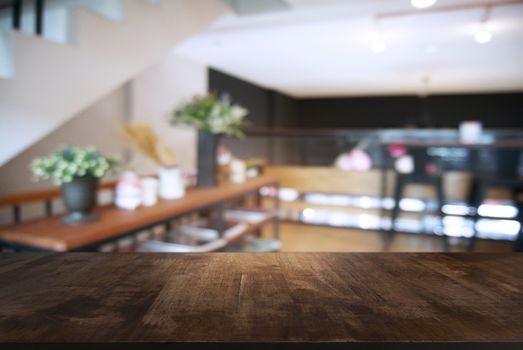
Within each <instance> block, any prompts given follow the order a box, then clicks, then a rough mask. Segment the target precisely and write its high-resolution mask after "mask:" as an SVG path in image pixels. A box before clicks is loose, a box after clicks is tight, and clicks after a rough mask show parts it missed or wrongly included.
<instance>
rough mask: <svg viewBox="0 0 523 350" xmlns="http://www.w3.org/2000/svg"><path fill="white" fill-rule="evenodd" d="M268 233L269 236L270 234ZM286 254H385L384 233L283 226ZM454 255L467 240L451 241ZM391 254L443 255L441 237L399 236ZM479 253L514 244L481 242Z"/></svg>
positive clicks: (503, 249) (497, 249)
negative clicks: (422, 253) (433, 253)
mask: <svg viewBox="0 0 523 350" xmlns="http://www.w3.org/2000/svg"><path fill="white" fill-rule="evenodd" d="M269 231H270V230H267V232H265V233H266V234H267V236H269V234H271V232H269ZM281 241H282V251H283V252H382V251H384V249H383V241H382V233H379V232H373V231H363V230H351V229H341V228H332V227H321V226H311V225H304V224H293V223H282V225H281ZM450 243H451V251H452V252H464V251H466V246H467V240H466V239H455V240H454V239H451V240H450ZM389 251H392V252H440V251H442V244H441V240H440V239H439V238H438V237H431V236H422V235H415V234H399V233H398V234H396V237H395V238H394V240H393V242H392V244H391V246H390V249H389ZM476 251H478V252H511V251H512V242H504V241H486V240H478V241H477V244H476Z"/></svg>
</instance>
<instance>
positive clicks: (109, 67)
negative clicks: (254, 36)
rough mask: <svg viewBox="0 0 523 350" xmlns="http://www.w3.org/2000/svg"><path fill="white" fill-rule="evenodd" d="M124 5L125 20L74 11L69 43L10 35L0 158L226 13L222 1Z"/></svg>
mask: <svg viewBox="0 0 523 350" xmlns="http://www.w3.org/2000/svg"><path fill="white" fill-rule="evenodd" d="M123 4H124V5H125V6H124V10H125V12H124V13H125V19H124V20H123V21H112V20H109V19H107V18H106V17H102V16H100V15H99V14H96V13H94V12H92V11H91V10H88V9H85V8H79V9H76V10H75V11H74V16H73V17H74V20H75V21H74V28H73V34H74V43H73V44H71V45H61V44H58V43H55V42H51V41H49V40H45V39H42V38H37V37H34V36H32V35H27V34H24V33H19V32H16V33H14V52H13V53H12V54H13V55H14V57H15V61H14V76H13V78H12V79H0V125H1V126H2V127H0V164H4V163H5V162H7V161H9V160H10V159H11V158H13V157H15V156H16V155H17V154H19V153H21V152H23V151H24V150H25V149H26V148H27V147H30V146H31V145H32V144H34V143H35V142H38V140H40V139H42V138H44V137H45V136H46V135H47V134H49V133H51V132H52V131H53V130H54V129H56V128H57V127H59V126H60V125H62V124H63V123H64V122H66V121H67V120H69V119H70V118H72V117H73V116H74V115H77V114H78V113H80V112H81V111H82V110H84V109H85V108H86V107H88V106H89V105H92V104H93V103H96V101H98V100H100V99H101V98H103V96H106V95H107V94H108V93H110V92H111V91H113V90H114V89H115V88H117V87H118V86H120V85H121V84H123V83H124V82H126V81H128V80H129V79H130V78H132V77H135V76H136V75H137V74H139V73H140V72H141V71H143V69H144V68H145V67H147V66H149V65H150V64H152V63H153V62H155V61H157V60H158V59H159V58H161V57H164V55H165V54H166V53H167V52H169V50H170V49H171V48H172V47H173V46H175V45H176V44H179V43H180V42H181V41H183V40H185V39H186V38H188V37H189V36H191V35H194V34H196V33H198V32H199V31H202V30H203V29H204V28H206V27H207V26H208V25H209V24H210V23H211V22H212V21H213V20H214V19H216V18H218V17H219V16H220V15H222V14H223V13H224V12H225V11H226V6H225V5H224V4H223V3H222V2H221V1H219V0H191V1H186V0H168V1H162V2H160V3H159V4H158V5H154V4H151V3H149V2H146V1H143V0H126V1H124V2H123ZM2 41H5V40H2ZM2 46H3V47H9V45H2Z"/></svg>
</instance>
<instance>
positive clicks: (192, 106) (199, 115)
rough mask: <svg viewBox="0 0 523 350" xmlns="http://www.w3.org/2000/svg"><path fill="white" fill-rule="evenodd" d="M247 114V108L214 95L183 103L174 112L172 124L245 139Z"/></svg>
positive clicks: (197, 97)
mask: <svg viewBox="0 0 523 350" xmlns="http://www.w3.org/2000/svg"><path fill="white" fill-rule="evenodd" d="M247 114H248V111H247V110H246V109H245V108H243V107H241V106H239V105H236V104H234V105H233V104H231V103H230V102H229V101H228V100H227V99H219V98H218V97H217V96H216V95H214V94H208V95H204V96H199V95H197V96H195V97H194V98H193V99H192V100H191V101H182V102H181V103H180V105H179V106H178V107H177V108H176V109H175V110H174V111H173V112H172V114H171V117H170V122H171V124H172V125H187V126H192V127H194V128H196V129H198V130H201V131H206V132H210V133H213V134H225V135H232V136H236V137H243V132H242V127H243V126H244V124H245V120H244V119H245V116H246V115H247Z"/></svg>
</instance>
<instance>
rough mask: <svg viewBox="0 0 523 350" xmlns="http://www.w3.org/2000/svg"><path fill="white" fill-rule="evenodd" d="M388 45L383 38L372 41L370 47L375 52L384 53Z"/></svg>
mask: <svg viewBox="0 0 523 350" xmlns="http://www.w3.org/2000/svg"><path fill="white" fill-rule="evenodd" d="M386 47H387V45H385V42H384V41H383V40H376V41H375V42H373V43H372V45H371V47H370V49H371V50H372V52H374V53H382V52H383V51H385V48H386Z"/></svg>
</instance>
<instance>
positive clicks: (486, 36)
mask: <svg viewBox="0 0 523 350" xmlns="http://www.w3.org/2000/svg"><path fill="white" fill-rule="evenodd" d="M491 13H492V7H491V6H486V7H485V12H484V13H483V17H482V18H481V29H480V30H479V31H477V32H476V34H475V35H474V38H475V39H476V42H477V43H478V44H485V43H488V42H489V41H490V39H492V34H491V33H490V32H489V31H488V30H487V23H488V21H489V19H490V15H491Z"/></svg>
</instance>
